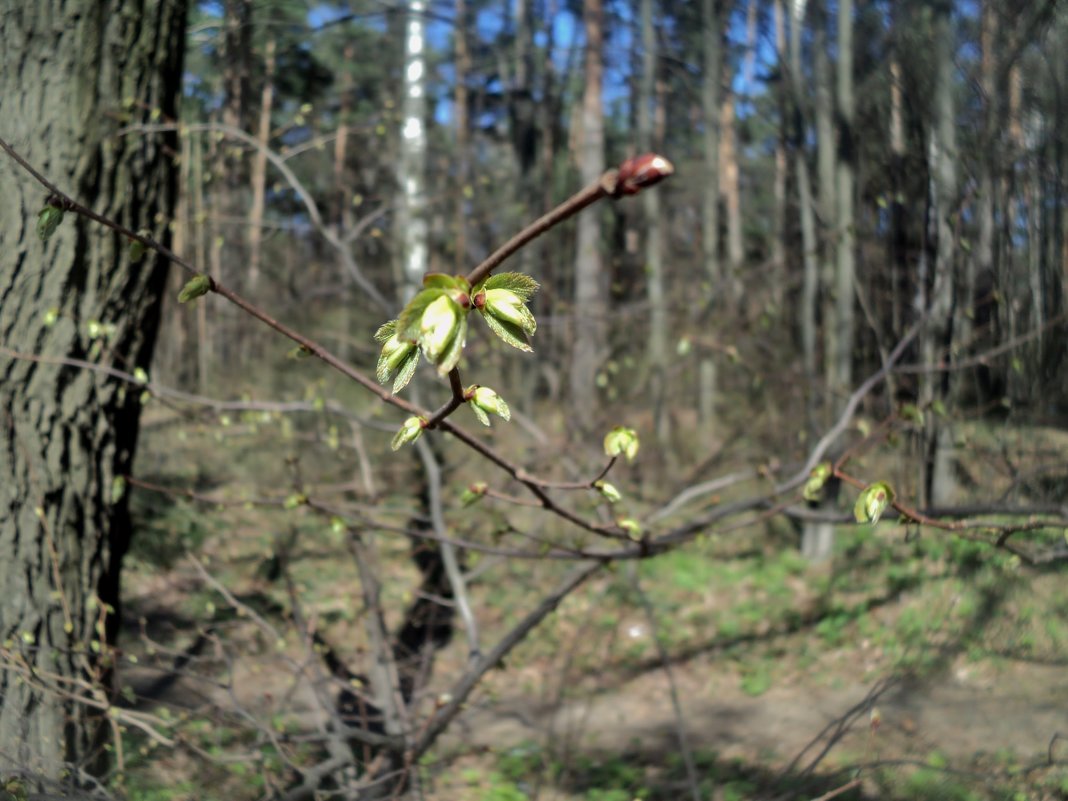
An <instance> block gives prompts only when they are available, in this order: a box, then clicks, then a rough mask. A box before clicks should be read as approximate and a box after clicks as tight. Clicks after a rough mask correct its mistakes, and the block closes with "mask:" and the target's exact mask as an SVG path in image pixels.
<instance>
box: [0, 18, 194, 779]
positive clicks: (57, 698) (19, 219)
mask: <svg viewBox="0 0 1068 801" xmlns="http://www.w3.org/2000/svg"><path fill="white" fill-rule="evenodd" d="M184 28H185V8H184V4H183V3H182V2H176V1H175V0H169V1H167V2H164V1H163V0H160V1H159V2H150V1H146V2H134V0H111V1H110V2H106V3H100V2H62V1H61V0H54V1H53V2H40V3H36V2H33V3H31V2H25V3H21V4H17V5H16V7H14V8H11V7H9V8H8V9H6V10H5V12H4V17H3V35H2V36H0V135H2V136H3V137H4V138H5V139H7V140H8V141H10V142H12V143H13V144H14V146H15V147H16V148H17V149H19V150H20V151H21V152H22V154H23V155H24V156H25V157H26V158H27V159H29V160H30V161H31V162H32V163H33V164H35V165H37V166H38V167H39V168H41V169H42V170H43V171H44V172H45V173H47V174H48V176H49V177H50V178H51V179H52V180H53V181H54V182H55V183H56V184H57V185H58V186H59V187H60V188H62V189H63V190H64V191H67V192H69V193H70V194H72V195H73V196H75V197H76V198H78V199H79V200H80V201H81V202H83V203H85V204H86V205H88V206H90V207H91V208H93V209H94V210H96V211H97V212H99V213H101V214H104V215H106V216H109V217H112V218H114V219H117V220H120V221H121V222H123V223H124V224H125V225H127V226H128V227H130V228H132V229H135V230H136V229H139V228H148V229H150V230H152V231H153V233H154V235H155V236H156V237H158V238H159V239H160V240H161V241H164V242H169V241H170V234H169V232H168V227H167V224H166V223H167V221H169V220H170V219H171V218H172V216H173V212H174V193H175V188H176V183H175V179H176V176H177V171H176V169H175V165H174V162H173V159H172V156H173V155H174V154H176V153H177V152H178V151H177V137H176V136H174V135H168V136H159V135H138V134H136V133H134V134H128V135H124V136H117V135H116V132H117V130H118V129H119V127H120V126H121V125H123V124H124V123H123V122H121V121H120V120H121V119H122V117H123V112H124V109H123V103H124V99H125V98H133V99H134V100H135V103H134V105H133V106H132V107H130V108H129V109H127V110H126V113H128V114H129V115H130V116H131V117H132V121H133V122H135V123H136V122H148V121H149V115H150V113H151V111H152V110H153V109H158V110H159V111H160V112H162V115H163V117H164V118H165V119H167V118H173V117H174V115H175V99H176V97H177V93H178V91H179V86H180V79H181V58H182V53H183V49H184ZM0 185H2V186H3V187H4V191H5V193H6V194H7V198H6V202H5V203H3V204H0V344H2V345H3V346H4V347H6V348H10V349H13V350H15V351H19V352H21V353H25V354H34V355H37V356H42V357H48V358H50V359H62V358H75V359H84V360H88V361H92V362H97V363H100V364H101V365H103V366H114V367H117V368H121V369H123V370H128V371H129V370H133V369H134V367H136V366H142V367H147V365H148V361H149V356H150V353H151V350H152V345H153V342H154V340H155V335H156V331H157V327H158V323H159V307H160V297H161V291H162V288H163V285H164V279H165V277H166V265H165V264H164V263H162V261H160V260H158V259H156V258H155V257H153V256H150V255H146V256H145V257H144V258H143V259H142V261H141V262H140V263H138V264H131V263H130V258H129V248H128V244H127V243H126V242H125V241H124V240H123V239H122V238H121V237H119V236H117V235H115V234H114V233H112V232H110V231H107V230H105V229H104V228H102V227H101V226H99V225H97V224H96V223H91V222H88V221H85V220H82V219H76V218H74V217H73V216H72V215H67V219H66V220H64V222H63V223H62V225H61V226H60V227H59V229H58V230H57V231H56V233H55V234H54V235H53V236H52V237H51V238H50V239H49V240H48V241H47V242H42V241H40V240H39V239H38V237H37V235H36V234H35V232H34V212H35V211H36V210H37V209H40V208H41V207H42V206H43V204H44V200H45V195H44V192H43V191H42V189H41V187H40V186H39V185H37V184H36V183H34V182H33V181H32V180H31V179H30V178H29V176H27V175H26V174H25V173H23V172H21V171H19V170H18V169H17V168H16V166H15V165H14V163H13V162H12V161H11V160H10V159H7V158H6V157H4V158H3V159H0ZM157 215H158V219H157ZM52 317H55V320H54V322H51V323H50V322H49V319H50V318H52ZM93 323H96V324H97V325H93ZM90 327H92V328H93V330H94V331H104V332H108V335H107V336H104V337H98V338H96V339H94V338H93V335H92V334H91V333H90ZM139 404H140V392H139V391H138V390H137V389H136V388H135V387H128V386H125V385H124V384H123V383H122V382H120V381H117V380H115V379H113V378H111V377H109V376H107V375H105V374H104V373H102V372H97V371H92V370H89V369H85V368H81V367H71V366H63V365H59V364H55V363H48V362H32V361H26V360H20V359H10V358H7V357H6V356H5V357H0V476H2V477H3V480H2V481H0V509H3V510H4V512H3V515H2V516H0V586H2V587H3V588H4V594H3V598H2V599H0V773H9V772H14V771H16V770H17V771H20V772H24V773H26V774H29V775H30V776H32V777H33V778H32V779H31V783H32V784H34V785H35V786H38V787H41V788H46V787H47V788H50V789H55V786H56V783H65V784H68V785H70V784H82V783H83V778H84V776H85V773H86V772H99V771H100V769H101V768H102V764H103V762H104V760H102V759H101V757H102V755H103V751H102V750H101V749H102V746H103V745H104V744H105V738H106V737H107V736H109V733H110V728H109V727H106V726H105V725H104V721H105V720H106V718H105V716H104V715H103V714H102V711H103V709H106V707H107V705H108V703H109V702H110V698H111V689H110V687H109V686H108V684H109V679H110V675H109V673H110V663H109V658H110V657H111V656H112V653H111V651H110V650H109V649H110V646H111V645H112V644H113V643H114V637H115V634H116V630H117V625H118V615H119V571H120V568H121V564H122V557H123V554H124V553H125V551H126V548H127V545H128V543H129V539H130V533H131V532H130V519H129V513H128V509H127V502H126V496H125V493H124V492H123V485H122V482H121V479H122V477H123V476H125V475H126V474H127V473H129V471H130V466H131V460H132V457H133V453H134V448H135V445H136V442H137V432H138V413H139ZM110 610H113V611H110ZM101 622H102V623H103V625H100V624H101ZM82 682H88V684H82ZM84 687H88V688H89V689H83V688H84Z"/></svg>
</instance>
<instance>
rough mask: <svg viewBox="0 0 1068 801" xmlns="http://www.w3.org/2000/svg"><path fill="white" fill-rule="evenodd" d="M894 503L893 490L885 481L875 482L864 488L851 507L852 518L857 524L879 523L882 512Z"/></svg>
mask: <svg viewBox="0 0 1068 801" xmlns="http://www.w3.org/2000/svg"><path fill="white" fill-rule="evenodd" d="M893 501H894V490H893V488H892V487H891V486H890V485H889V484H887V483H886V482H885V481H876V482H875V483H874V484H869V485H868V486H867V487H865V488H864V490H863V492H861V493H860V496H859V497H858V498H857V502H856V503H855V504H854V505H853V517H854V518H856V521H857V522H858V523H871V524H873V525H874V524H875V523H878V522H879V518H881V517H882V516H883V512H885V511H886V509H887V507H889V506H890V504H891V503H893Z"/></svg>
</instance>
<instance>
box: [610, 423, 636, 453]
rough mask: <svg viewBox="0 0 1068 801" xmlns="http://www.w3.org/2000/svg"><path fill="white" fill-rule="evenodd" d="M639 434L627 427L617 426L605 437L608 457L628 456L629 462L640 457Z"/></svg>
mask: <svg viewBox="0 0 1068 801" xmlns="http://www.w3.org/2000/svg"><path fill="white" fill-rule="evenodd" d="M639 446H640V443H639V442H638V432H637V431H635V430H634V429H633V428H627V427H626V426H616V427H615V428H613V429H612V430H611V431H609V432H608V433H607V434H605V437H604V452H605V455H606V456H626V457H627V461H628V462H632V461H634V457H635V456H637V455H638V447H639Z"/></svg>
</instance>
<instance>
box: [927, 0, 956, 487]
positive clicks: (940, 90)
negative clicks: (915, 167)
mask: <svg viewBox="0 0 1068 801" xmlns="http://www.w3.org/2000/svg"><path fill="white" fill-rule="evenodd" d="M951 15H952V4H951V3H950V2H949V1H948V0H941V1H940V2H939V3H937V4H936V5H935V18H934V31H933V33H934V42H933V52H935V53H936V54H937V62H936V67H935V90H934V100H933V107H932V109H931V119H932V126H931V134H930V135H931V143H930V148H929V153H930V156H929V158H930V172H931V194H932V207H933V211H934V233H935V237H936V239H935V242H936V244H935V263H934V275H933V277H932V286H931V292H930V300H929V306H928V314H929V315H930V321H929V323H928V325H927V326H926V328H925V330H924V334H923V340H922V343H921V351H922V354H923V361H924V363H925V364H936V363H946V364H948V362H949V360H950V357H951V354H952V344H953V288H954V281H955V280H956V276H955V270H954V255H955V250H956V246H955V242H954V231H953V214H954V212H955V210H956V203H957V170H956V161H957V140H956V125H955V104H954V102H953V69H954V64H953V56H954V52H955V50H954V47H953V29H952V23H951ZM951 375H952V374H951V373H949V372H940V373H933V374H924V375H923V377H922V383H921V393H922V394H921V401H922V402H923V404H924V405H929V404H931V403H933V402H934V401H935V400H943V401H944V400H946V399H947V397H948V396H949V388H950V383H951ZM925 419H926V421H927V427H926V431H925V435H926V440H925V445H926V455H927V458H926V460H925V463H926V481H925V482H924V485H925V487H924V489H925V496H926V497H925V499H924V501H925V502H926V503H932V504H935V505H946V504H948V503H950V502H951V501H952V494H953V485H954V481H953V476H952V469H951V467H952V465H951V460H950V458H949V448H950V446H951V443H952V436H951V432H950V429H949V423H948V421H947V420H940V419H939V418H938V416H937V415H935V414H928V415H926V418H925Z"/></svg>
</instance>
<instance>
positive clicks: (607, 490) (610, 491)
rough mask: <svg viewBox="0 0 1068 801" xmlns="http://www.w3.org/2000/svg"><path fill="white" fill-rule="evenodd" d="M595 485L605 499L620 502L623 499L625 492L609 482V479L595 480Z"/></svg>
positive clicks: (610, 501)
mask: <svg viewBox="0 0 1068 801" xmlns="http://www.w3.org/2000/svg"><path fill="white" fill-rule="evenodd" d="M593 487H594V489H596V490H597V491H598V492H599V493H601V495H603V496H604V499H605V500H606V501H608V502H609V503H619V502H620V501H621V500H623V494H622V493H621V492H620V491H619V490H618V489H616V487H615V485H614V484H609V483H608V482H607V481H596V482H594V485H593Z"/></svg>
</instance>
